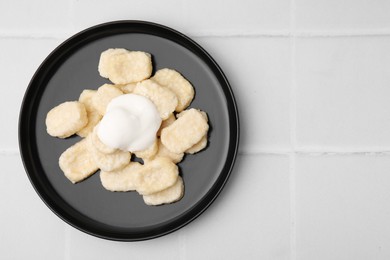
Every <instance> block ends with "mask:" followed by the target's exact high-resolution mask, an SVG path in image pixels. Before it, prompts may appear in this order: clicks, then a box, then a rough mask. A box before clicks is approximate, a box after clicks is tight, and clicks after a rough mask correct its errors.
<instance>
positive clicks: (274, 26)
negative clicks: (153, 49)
mask: <svg viewBox="0 0 390 260" xmlns="http://www.w3.org/2000/svg"><path fill="white" fill-rule="evenodd" d="M185 10H186V22H187V25H188V31H190V32H191V33H193V34H224V33H226V34H246V33H250V34H258V33H264V32H269V31H286V30H289V28H290V1H283V0H275V1H266V0H260V1H259V0H244V1H234V0H228V1H223V0H217V1H206V0H201V1H187V2H186V5H185Z"/></svg>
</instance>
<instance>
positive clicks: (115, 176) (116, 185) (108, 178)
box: [100, 162, 142, 191]
mask: <svg viewBox="0 0 390 260" xmlns="http://www.w3.org/2000/svg"><path fill="white" fill-rule="evenodd" d="M141 167H142V164H140V163H139V162H130V163H129V164H127V165H126V166H125V167H124V168H122V169H120V170H116V171H111V172H106V171H101V172H100V181H101V183H102V185H103V187H104V188H105V189H106V190H109V191H134V190H136V183H137V178H138V177H139V173H138V171H139V169H141Z"/></svg>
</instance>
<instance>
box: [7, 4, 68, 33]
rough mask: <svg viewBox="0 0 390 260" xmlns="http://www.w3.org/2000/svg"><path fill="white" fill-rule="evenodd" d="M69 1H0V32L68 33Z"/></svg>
mask: <svg viewBox="0 0 390 260" xmlns="http://www.w3.org/2000/svg"><path fill="white" fill-rule="evenodd" d="M70 8H71V1H70V0H69V1H50V0H40V1H29V0H16V1H0V10H1V11H0V12H1V15H0V32H3V33H24V34H27V35H29V34H31V33H50V34H58V33H60V32H64V33H65V32H68V31H69V30H70V29H71V26H72V21H71V19H70V18H71V15H70Z"/></svg>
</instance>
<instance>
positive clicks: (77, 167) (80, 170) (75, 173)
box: [59, 138, 99, 183]
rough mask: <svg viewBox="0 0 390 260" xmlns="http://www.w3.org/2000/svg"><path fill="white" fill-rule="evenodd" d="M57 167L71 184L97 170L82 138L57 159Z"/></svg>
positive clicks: (85, 141)
mask: <svg viewBox="0 0 390 260" xmlns="http://www.w3.org/2000/svg"><path fill="white" fill-rule="evenodd" d="M59 166H60V168H61V170H62V171H63V172H64V174H65V176H66V178H68V179H69V180H70V181H71V182H72V183H76V182H80V181H82V180H84V179H86V178H88V177H89V176H91V175H92V174H94V173H95V172H96V171H97V170H98V169H99V167H98V165H97V164H96V162H95V160H94V159H93V158H92V154H91V153H90V151H89V149H88V144H87V140H86V139H85V138H84V139H82V140H81V141H79V142H77V143H75V144H74V145H72V146H71V147H69V148H68V149H66V150H65V152H63V153H62V154H61V156H60V158H59Z"/></svg>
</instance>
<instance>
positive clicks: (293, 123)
mask: <svg viewBox="0 0 390 260" xmlns="http://www.w3.org/2000/svg"><path fill="white" fill-rule="evenodd" d="M290 5H291V6H290V32H291V37H290V42H291V57H290V61H291V64H290V65H291V67H290V69H291V71H290V75H291V76H290V77H291V86H290V142H291V148H292V150H293V152H292V153H290V155H289V164H290V165H289V189H290V259H291V260H296V259H297V254H296V186H295V178H296V171H295V153H296V141H297V140H296V138H297V135H296V125H297V108H296V106H297V100H296V88H297V84H296V77H295V76H296V21H295V19H296V17H295V14H296V12H295V11H296V10H295V7H296V3H295V0H290Z"/></svg>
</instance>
